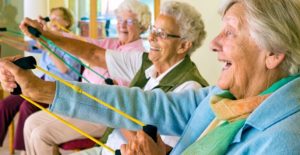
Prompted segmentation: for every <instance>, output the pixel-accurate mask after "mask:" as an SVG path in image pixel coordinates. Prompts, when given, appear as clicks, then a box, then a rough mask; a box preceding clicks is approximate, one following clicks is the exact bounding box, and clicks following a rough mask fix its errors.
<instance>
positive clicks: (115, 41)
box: [24, 0, 151, 155]
mask: <svg viewBox="0 0 300 155" xmlns="http://www.w3.org/2000/svg"><path fill="white" fill-rule="evenodd" d="M115 14H116V16H117V32H118V38H106V39H103V40H93V39H89V38H86V40H87V41H88V42H90V43H93V44H95V45H96V46H99V47H101V48H104V49H107V50H113V51H115V52H117V53H124V54H125V55H126V54H128V53H129V52H133V51H138V52H141V53H142V52H144V51H145V48H144V46H143V40H142V39H141V34H143V33H144V32H145V31H146V30H147V29H148V27H149V25H150V20H151V13H150V11H149V8H148V6H146V5H145V4H143V3H141V2H139V1H136V0H125V1H123V2H122V3H121V4H120V6H119V7H118V8H117V9H116V10H115ZM54 24H55V23H54ZM64 36H65V37H69V38H76V37H73V36H72V35H71V34H66V33H64ZM78 49H80V50H78ZM78 49H76V50H78V51H80V52H81V53H82V54H85V52H84V51H85V50H84V49H82V48H81V47H80V48H78ZM86 54H87V56H90V57H92V55H89V53H86ZM90 65H91V68H93V70H95V71H96V72H98V73H99V74H101V75H103V76H104V77H105V78H113V79H114V82H115V84H118V85H121V86H128V85H129V82H130V81H131V79H132V77H133V76H129V77H128V78H124V77H122V78H114V77H111V75H110V74H109V72H108V70H107V69H106V68H103V67H101V66H96V65H93V64H90ZM83 77H85V78H87V79H88V80H89V81H90V82H91V83H94V84H105V81H104V79H103V78H101V77H99V76H97V75H96V74H95V73H93V72H92V71H90V70H88V69H86V70H84V72H83ZM83 82H87V81H85V80H83ZM64 119H66V120H67V121H69V122H71V123H72V124H74V125H76V126H78V127H80V128H81V129H82V130H84V131H86V132H87V133H89V134H90V135H91V136H93V137H101V136H102V135H103V133H104V132H105V131H106V126H103V125H99V124H96V123H91V122H87V121H83V120H78V119H71V118H64ZM24 132H25V136H24V138H25V143H26V152H27V154H30V155H34V154H59V152H58V151H59V150H58V149H56V147H57V146H58V145H59V144H62V143H66V142H69V141H72V140H77V139H83V138H84V137H83V136H82V135H81V134H79V133H77V132H75V131H73V130H72V129H69V128H66V127H65V125H64V124H62V123H61V122H59V121H58V120H56V119H55V118H52V117H51V116H49V115H48V114H47V113H45V112H43V111H40V112H37V113H36V114H34V115H32V116H31V117H30V118H29V119H28V121H26V124H25V128H24ZM70 145H71V143H70ZM80 147H81V146H80Z"/></svg>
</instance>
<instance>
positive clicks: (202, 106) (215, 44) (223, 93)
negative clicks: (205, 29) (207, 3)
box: [0, 0, 300, 155]
mask: <svg viewBox="0 0 300 155" xmlns="http://www.w3.org/2000/svg"><path fill="white" fill-rule="evenodd" d="M299 8H300V2H299V1H297V0H290V1H286V0H229V1H226V3H224V4H223V7H222V9H221V10H222V11H221V15H222V21H223V26H222V29H221V32H220V34H219V35H218V36H217V37H216V38H215V39H214V40H213V41H212V44H211V46H212V49H213V51H215V52H217V54H218V59H219V61H221V62H222V63H224V67H223V69H222V73H221V76H220V78H219V81H218V84H217V86H212V87H208V88H205V89H200V90H198V91H185V92H182V93H167V94H166V93H163V92H162V91H160V90H154V91H152V92H143V91H140V90H138V89H128V88H120V87H107V86H95V85H86V84H79V83H77V84H76V85H78V86H79V87H81V88H82V89H83V90H85V91H87V92H88V93H93V95H94V96H97V97H98V98H100V99H102V100H104V101H106V102H109V103H110V104H111V105H112V106H114V107H117V108H120V109H122V110H123V111H125V112H126V113H128V114H129V115H131V116H133V117H135V118H138V119H139V120H141V121H143V122H147V123H149V124H154V125H156V126H158V130H159V132H160V133H161V134H174V135H181V139H180V141H179V142H178V144H177V145H176V146H175V148H174V149H173V151H172V152H171V154H272V155H273V154H299V153H300V149H299V148H300V143H299V138H300V126H299V125H300V112H299V111H300V106H299V93H300V78H299V76H300V75H299V72H300V30H299V27H300V21H299V19H298V17H299V16H300V10H299ZM10 61H12V60H2V61H1V62H0V66H1V68H2V74H1V76H0V77H1V81H2V82H1V83H2V86H3V87H4V88H5V89H6V90H10V91H11V90H12V89H13V88H15V81H16V82H18V83H19V84H20V85H21V87H22V89H23V92H24V94H25V95H27V96H30V97H32V98H33V99H35V100H38V101H43V102H47V103H52V105H51V110H52V111H54V112H57V113H63V114H67V115H69V116H72V117H76V118H81V119H86V120H90V121H95V122H99V123H103V124H109V125H110V126H114V127H126V128H127V129H132V130H139V129H140V126H138V125H136V124H134V123H132V122H131V121H129V120H127V119H125V118H123V117H122V116H120V115H118V114H116V113H115V112H112V111H111V110H108V109H106V108H104V107H103V106H101V105H99V106H98V105H97V104H96V103H94V102H93V103H92V102H91V103H90V104H89V105H86V104H80V102H83V101H84V100H86V98H85V97H82V96H80V95H77V94H76V93H75V92H73V91H72V90H71V89H69V88H68V87H66V86H64V85H62V84H61V83H56V84H54V83H52V82H43V81H41V80H39V79H37V78H35V77H34V76H33V75H32V74H31V73H30V72H28V71H25V70H22V69H20V68H18V67H16V66H15V65H13V64H12V63H10ZM3 72H6V74H4V73H3ZM29 79H30V80H29ZM32 79H34V81H35V82H34V83H33V82H32V81H31V80H32ZM41 85H42V86H43V87H41ZM36 87H39V88H41V89H40V91H34V88H36ZM41 92H46V93H47V94H48V95H47V96H45V95H44V94H45V93H41ZM111 94H114V95H111ZM70 96H71V98H70ZM116 96H118V97H116ZM66 102H70V103H72V104H66ZM124 102H126V103H131V106H123V104H124ZM74 103H77V104H74ZM186 103H189V106H186ZM91 105H92V106H91ZM136 109H138V111H139V112H137V110H136ZM99 110H101V114H99V113H98V111H99ZM85 111H86V112H85ZM79 112H80V113H79ZM94 117H96V118H94ZM120 120H122V121H120ZM210 124H211V125H210ZM207 127H208V128H207ZM158 139H159V138H158ZM158 144H159V145H157V144H155V143H154V142H153V141H152V140H151V139H149V138H148V137H147V136H145V134H144V133H142V132H139V133H138V134H137V138H135V139H134V140H133V141H130V142H129V145H124V146H123V147H122V154H165V152H164V150H163V148H162V147H160V146H161V141H160V140H158Z"/></svg>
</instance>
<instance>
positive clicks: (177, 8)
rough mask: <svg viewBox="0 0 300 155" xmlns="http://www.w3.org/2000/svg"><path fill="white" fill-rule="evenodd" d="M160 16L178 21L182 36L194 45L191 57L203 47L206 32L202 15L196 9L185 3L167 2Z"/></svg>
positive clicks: (190, 52)
mask: <svg viewBox="0 0 300 155" xmlns="http://www.w3.org/2000/svg"><path fill="white" fill-rule="evenodd" d="M160 14H163V15H168V16H171V17H174V18H175V19H176V22H177V24H178V26H179V34H180V36H181V37H182V38H183V39H185V40H187V41H191V42H192V44H193V45H192V47H191V49H190V50H189V51H188V54H189V55H190V54H192V52H194V51H195V50H196V49H197V48H198V47H200V46H201V44H202V41H203V40H204V38H205V36H206V32H205V30H204V23H203V21H202V18H201V14H200V13H199V12H198V11H197V10H196V9H195V8H194V7H192V6H191V5H189V4H187V3H184V2H177V1H167V2H165V3H163V5H162V6H161V8H160Z"/></svg>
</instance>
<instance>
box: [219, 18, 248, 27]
mask: <svg viewBox="0 0 300 155" xmlns="http://www.w3.org/2000/svg"><path fill="white" fill-rule="evenodd" d="M223 21H225V22H227V23H229V25H230V26H232V27H234V28H237V29H240V28H241V26H242V24H243V23H244V21H243V20H242V18H236V17H233V16H229V17H224V18H223Z"/></svg>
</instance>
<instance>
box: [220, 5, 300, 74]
mask: <svg viewBox="0 0 300 155" xmlns="http://www.w3.org/2000/svg"><path fill="white" fill-rule="evenodd" d="M235 3H241V4H242V5H244V7H245V9H246V16H247V20H248V23H249V28H250V35H251V37H252V38H253V39H254V40H255V41H256V43H257V45H258V46H260V47H261V48H263V49H266V50H268V51H270V52H273V53H275V54H276V53H277V54H278V53H284V54H285V55H286V57H285V60H284V61H283V63H282V64H281V69H282V70H283V71H284V72H286V73H288V74H296V73H299V72H300V18H299V17H300V1H299V0H226V1H225V2H224V4H223V6H222V7H221V9H220V14H221V15H223V16H224V15H225V13H226V11H227V10H228V9H229V8H230V7H231V6H232V5H233V4H235Z"/></svg>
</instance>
